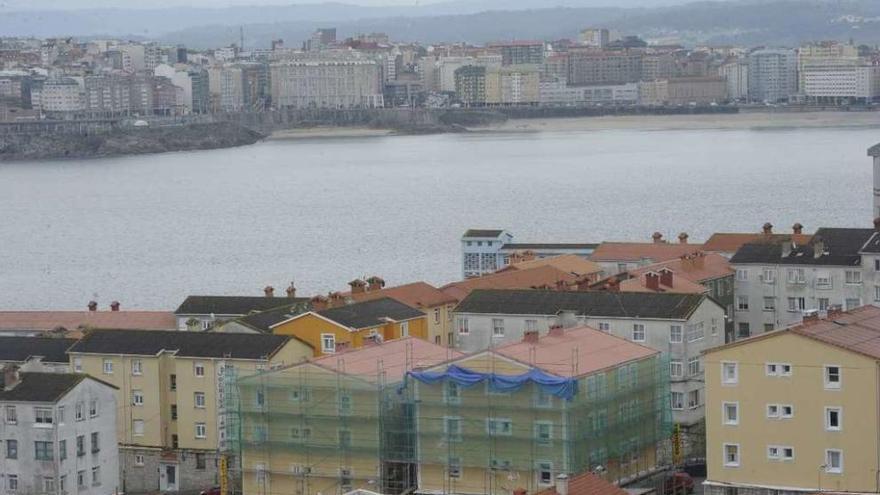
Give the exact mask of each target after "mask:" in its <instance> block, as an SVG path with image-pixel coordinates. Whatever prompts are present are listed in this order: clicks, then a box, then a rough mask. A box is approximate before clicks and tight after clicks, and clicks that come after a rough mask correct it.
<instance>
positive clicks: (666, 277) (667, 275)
mask: <svg viewBox="0 0 880 495" xmlns="http://www.w3.org/2000/svg"><path fill="white" fill-rule="evenodd" d="M660 283H661V284H663V285H665V286H666V287H672V270H670V269H668V268H664V269H662V270H660Z"/></svg>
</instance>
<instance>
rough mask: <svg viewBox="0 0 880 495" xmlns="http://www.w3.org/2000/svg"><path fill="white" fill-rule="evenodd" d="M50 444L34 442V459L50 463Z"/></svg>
mask: <svg viewBox="0 0 880 495" xmlns="http://www.w3.org/2000/svg"><path fill="white" fill-rule="evenodd" d="M53 458H54V456H53V455H52V442H34V459H36V460H38V461H51V460H52V459H53Z"/></svg>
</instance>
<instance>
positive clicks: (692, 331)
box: [687, 321, 706, 342]
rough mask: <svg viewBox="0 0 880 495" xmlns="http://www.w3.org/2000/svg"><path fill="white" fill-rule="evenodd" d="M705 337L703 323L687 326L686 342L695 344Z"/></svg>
mask: <svg viewBox="0 0 880 495" xmlns="http://www.w3.org/2000/svg"><path fill="white" fill-rule="evenodd" d="M705 336H706V329H705V328H704V325H703V322H702V321H700V322H697V323H692V324H690V325H688V326H687V341H688V342H696V341H698V340H702V339H703V337H705Z"/></svg>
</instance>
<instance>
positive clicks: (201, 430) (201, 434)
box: [196, 423, 208, 438]
mask: <svg viewBox="0 0 880 495" xmlns="http://www.w3.org/2000/svg"><path fill="white" fill-rule="evenodd" d="M207 437H208V431H207V429H206V428H205V423H196V438H207Z"/></svg>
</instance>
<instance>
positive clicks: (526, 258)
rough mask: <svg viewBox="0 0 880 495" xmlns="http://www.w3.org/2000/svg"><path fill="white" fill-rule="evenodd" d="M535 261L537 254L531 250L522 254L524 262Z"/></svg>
mask: <svg viewBox="0 0 880 495" xmlns="http://www.w3.org/2000/svg"><path fill="white" fill-rule="evenodd" d="M534 259H535V252H534V251H532V250H531V249H527V250H525V251H523V253H522V261H533V260H534Z"/></svg>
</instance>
